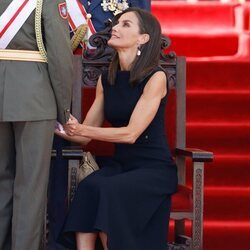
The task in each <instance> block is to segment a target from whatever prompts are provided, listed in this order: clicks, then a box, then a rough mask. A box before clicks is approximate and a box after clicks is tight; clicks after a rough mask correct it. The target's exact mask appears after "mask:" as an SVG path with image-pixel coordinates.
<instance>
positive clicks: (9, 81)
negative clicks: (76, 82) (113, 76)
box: [0, 0, 73, 250]
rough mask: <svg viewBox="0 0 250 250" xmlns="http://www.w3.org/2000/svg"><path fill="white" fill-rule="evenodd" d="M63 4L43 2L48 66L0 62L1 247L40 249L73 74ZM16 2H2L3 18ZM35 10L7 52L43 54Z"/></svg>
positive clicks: (65, 120) (60, 1) (1, 11)
mask: <svg viewBox="0 0 250 250" xmlns="http://www.w3.org/2000/svg"><path fill="white" fill-rule="evenodd" d="M62 2H63V1H62V0H53V1H51V0H44V3H43V11H42V27H43V38H44V44H45V47H46V50H47V57H48V63H43V62H29V61H15V60H3V59H0V156H1V159H0V249H1V250H10V249H11V250H38V248H39V242H40V239H41V231H42V224H43V219H44V211H45V209H44V208H45V205H46V204H45V203H46V202H45V198H46V190H47V181H48V173H49V164H50V154H51V147H52V140H53V132H54V125H55V120H56V119H57V120H59V121H60V122H61V123H65V122H67V120H68V118H69V112H70V111H69V110H70V102H71V83H72V75H73V66H72V52H71V46H70V38H69V28H68V22H67V19H65V18H63V17H62V16H61V15H60V12H59V7H58V5H59V4H60V3H62ZM10 3H11V0H1V2H0V15H2V13H3V12H4V11H5V10H6V8H7V7H8V6H9V4H10ZM34 23H35V11H33V12H32V13H31V15H30V16H29V18H28V19H27V20H26V21H25V23H24V24H23V26H22V27H21V29H20V30H19V31H18V33H17V34H16V35H15V36H14V38H13V39H12V41H11V42H10V44H9V45H8V46H7V48H6V49H11V50H34V51H38V47H37V44H36V36H35V24H34Z"/></svg>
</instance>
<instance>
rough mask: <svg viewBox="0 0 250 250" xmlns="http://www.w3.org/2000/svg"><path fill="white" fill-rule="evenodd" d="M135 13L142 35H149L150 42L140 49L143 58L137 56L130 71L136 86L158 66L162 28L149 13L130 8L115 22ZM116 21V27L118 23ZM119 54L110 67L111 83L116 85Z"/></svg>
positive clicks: (133, 83) (118, 16) (131, 80)
mask: <svg viewBox="0 0 250 250" xmlns="http://www.w3.org/2000/svg"><path fill="white" fill-rule="evenodd" d="M128 12H134V13H135V15H136V16H137V18H138V24H139V29H140V34H148V35H149V37H150V38H149V41H148V42H147V43H145V44H143V45H142V46H141V47H140V50H141V56H137V57H136V58H135V60H134V62H133V64H132V67H131V69H130V83H131V84H132V85H135V84H136V83H138V82H140V81H141V80H143V79H144V78H145V77H146V76H147V75H148V74H149V73H150V72H151V71H152V70H153V69H154V68H155V67H156V66H157V65H158V64H159V59H160V52H161V26H160V23H159V22H158V20H157V19H156V18H155V17H154V16H153V15H151V14H150V13H149V12H147V11H145V10H142V9H139V8H128V9H126V10H125V11H124V12H122V13H120V14H118V15H117V16H116V18H115V20H118V19H119V18H120V17H121V16H122V15H123V14H124V13H128ZM115 20H114V25H115V24H116V21H115ZM119 68H120V65H119V58H118V53H117V52H115V54H114V57H113V59H112V61H111V63H110V66H109V77H108V80H109V83H110V84H114V82H115V78H116V72H117V70H119Z"/></svg>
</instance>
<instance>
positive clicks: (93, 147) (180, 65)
mask: <svg viewBox="0 0 250 250" xmlns="http://www.w3.org/2000/svg"><path fill="white" fill-rule="evenodd" d="M109 36H110V27H109V26H108V27H107V29H106V30H104V31H103V32H99V33H97V34H95V35H93V36H92V37H91V39H90V44H91V45H92V46H94V47H96V48H97V49H96V50H95V52H93V51H92V52H91V51H85V53H84V56H83V59H82V70H83V71H82V87H81V90H82V101H81V107H79V106H80V104H79V103H78V104H77V103H76V104H75V105H76V106H77V105H78V108H75V110H78V111H77V112H78V113H79V109H81V113H82V115H83V116H85V114H86V112H87V110H88V109H89V107H90V105H91V104H92V101H93V99H94V95H95V85H96V82H97V79H98V77H99V75H100V74H101V72H102V71H103V70H104V69H107V67H108V65H109V62H110V59H111V56H112V53H113V52H112V50H111V49H110V48H108V47H107V40H108V38H109ZM169 44H170V41H169V39H168V38H162V55H161V65H162V67H163V68H164V69H165V70H166V71H167V73H168V82H169V84H170V85H171V89H172V90H171V92H172V93H171V94H170V99H169V103H168V108H167V110H166V113H167V116H166V117H167V119H168V120H167V126H168V127H167V128H166V130H167V134H168V138H169V143H170V145H171V148H172V149H173V154H174V156H175V159H176V163H177V165H178V175H179V187H178V192H177V193H176V194H174V195H173V202H172V211H171V218H172V219H173V220H174V224H175V240H174V241H175V242H174V243H173V244H169V247H168V248H169V249H175V247H176V249H177V244H178V243H179V244H183V246H184V247H186V249H202V240H203V176H204V162H207V161H212V159H213V154H212V153H211V152H205V151H201V150H199V149H187V148H186V141H185V138H186V127H185V122H186V62H185V58H183V57H176V55H175V53H168V54H164V51H166V50H165V49H166V48H167V47H168V46H169ZM79 91H80V90H79ZM73 104H74V103H73ZM73 110H74V107H73ZM77 112H76V113H77ZM173 131H174V132H173ZM84 150H90V151H91V152H92V153H94V154H96V155H108V154H110V153H112V150H113V147H112V144H108V143H102V142H91V143H90V145H89V146H88V147H87V148H86V149H84ZM62 154H63V157H65V158H67V159H68V160H69V187H68V190H69V193H68V194H69V200H71V199H72V197H73V195H74V193H75V190H76V168H77V167H78V165H79V159H81V156H82V149H81V148H79V147H71V148H65V149H64V150H63V151H62ZM186 157H189V158H191V159H192V162H193V185H192V187H187V186H186V182H185V179H186V173H185V161H186V160H185V159H186ZM186 219H188V220H191V221H192V236H191V237H186V236H185V220H186ZM183 240H184V242H183ZM178 249H179V248H178ZM182 249H183V248H182ZM184 249H185V248H184Z"/></svg>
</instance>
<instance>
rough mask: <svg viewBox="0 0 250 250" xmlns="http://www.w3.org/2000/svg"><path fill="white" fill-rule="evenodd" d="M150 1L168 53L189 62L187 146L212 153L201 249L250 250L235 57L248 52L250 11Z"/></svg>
mask: <svg viewBox="0 0 250 250" xmlns="http://www.w3.org/2000/svg"><path fill="white" fill-rule="evenodd" d="M152 3H153V7H152V12H153V14H155V15H156V16H157V17H158V18H159V19H160V22H161V25H162V27H163V32H164V33H165V34H166V35H169V36H170V37H171V38H172V46H171V49H172V50H174V51H176V52H177V55H185V56H187V57H188V58H187V60H188V62H187V146H188V147H195V148H201V149H204V150H208V151H212V152H214V155H215V159H214V162H213V163H209V164H206V169H205V201H204V250H210V249H211V250H216V249H218V250H224V249H225V250H247V249H250V212H249V211H250V55H249V53H248V52H247V53H245V55H244V56H242V57H241V56H239V53H238V52H239V50H241V51H249V50H250V49H249V47H250V43H249V42H245V41H249V39H250V32H249V30H248V29H249V20H250V19H249V6H248V5H247V4H245V5H239V4H231V3H229V4H220V3H219V2H198V3H196V4H188V3H185V2H168V1H153V2H152ZM243 36H244V38H246V39H244V41H242V40H241V38H242V37H243ZM189 168H190V167H189ZM190 170H191V169H188V172H187V176H188V183H190V182H191V180H192V176H191V174H192V173H191V171H190ZM189 224H190V223H189ZM187 226H188V227H187V228H188V231H190V225H187ZM189 233H190V232H189ZM171 238H172V235H170V239H171Z"/></svg>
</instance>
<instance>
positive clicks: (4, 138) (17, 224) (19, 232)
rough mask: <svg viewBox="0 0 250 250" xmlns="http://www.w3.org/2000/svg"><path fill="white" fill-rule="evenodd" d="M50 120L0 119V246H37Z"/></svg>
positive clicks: (22, 249)
mask: <svg viewBox="0 0 250 250" xmlns="http://www.w3.org/2000/svg"><path fill="white" fill-rule="evenodd" d="M54 125H55V121H54V120H47V121H44V120H42V121H31V122H0V156H1V159H0V249H1V250H10V249H11V250H38V249H39V244H40V240H41V235H42V226H43V221H44V212H45V206H46V194H47V184H48V175H49V165H50V158H51V148H52V141H53V133H54Z"/></svg>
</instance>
